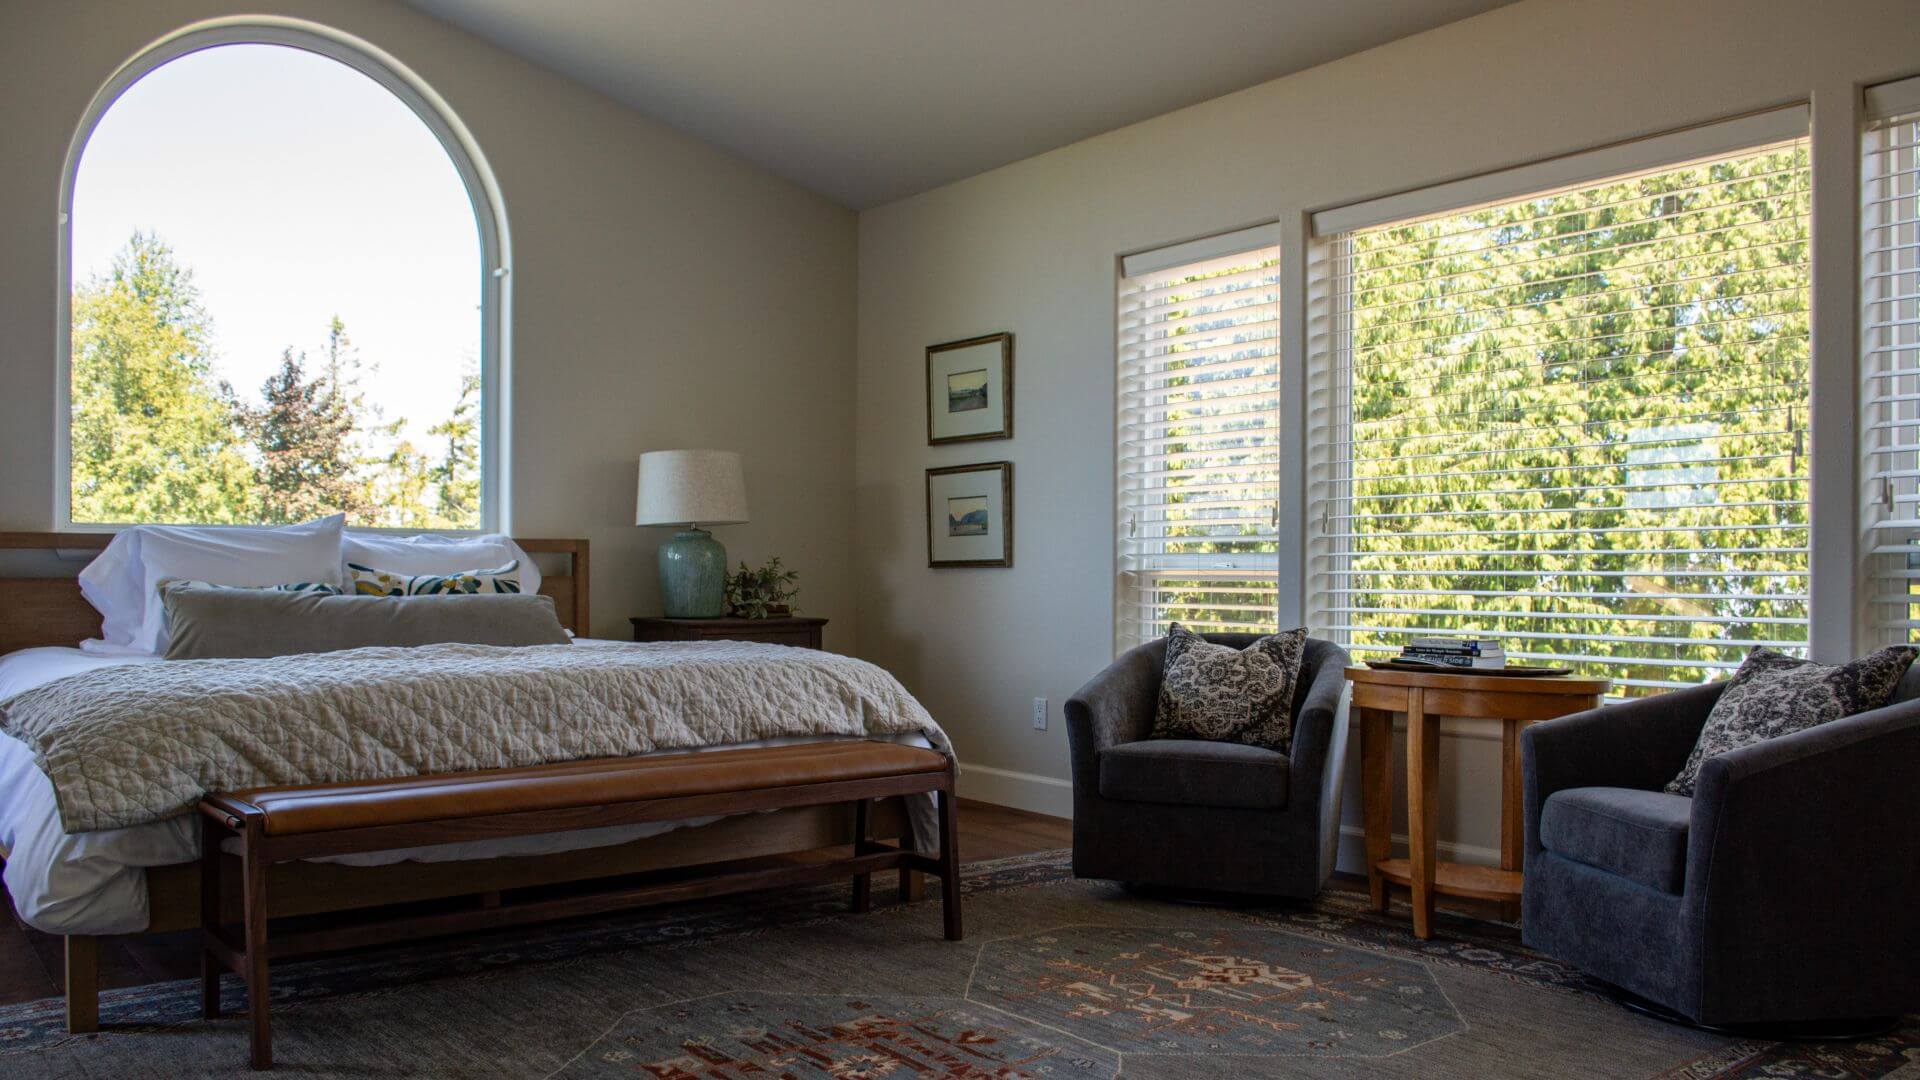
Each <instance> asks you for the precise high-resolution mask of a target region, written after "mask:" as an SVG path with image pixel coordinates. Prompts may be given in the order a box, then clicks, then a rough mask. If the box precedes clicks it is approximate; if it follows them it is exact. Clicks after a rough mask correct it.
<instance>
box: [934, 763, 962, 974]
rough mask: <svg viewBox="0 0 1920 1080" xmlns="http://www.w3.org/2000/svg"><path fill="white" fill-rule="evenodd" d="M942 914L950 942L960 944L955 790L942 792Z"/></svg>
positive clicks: (958, 848)
mask: <svg viewBox="0 0 1920 1080" xmlns="http://www.w3.org/2000/svg"><path fill="white" fill-rule="evenodd" d="M939 799H940V911H941V913H942V914H944V915H945V916H946V919H947V940H948V941H959V940H960V937H961V930H960V821H959V815H957V814H956V813H955V812H954V805H953V789H952V788H947V789H946V790H945V791H942V792H940V794H939Z"/></svg>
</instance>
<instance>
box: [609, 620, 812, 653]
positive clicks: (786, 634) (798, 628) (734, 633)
mask: <svg viewBox="0 0 1920 1080" xmlns="http://www.w3.org/2000/svg"><path fill="white" fill-rule="evenodd" d="M630 621H631V622H632V623H633V640H635V641H764V642H767V643H768V644H772V645H796V646H799V647H800V648H803V649H818V648H822V647H823V646H822V645H821V632H822V630H823V629H824V628H825V627H826V625H827V620H825V619H811V618H803V617H800V616H789V617H786V618H779V619H663V618H657V617H655V618H635V619H632V620H630Z"/></svg>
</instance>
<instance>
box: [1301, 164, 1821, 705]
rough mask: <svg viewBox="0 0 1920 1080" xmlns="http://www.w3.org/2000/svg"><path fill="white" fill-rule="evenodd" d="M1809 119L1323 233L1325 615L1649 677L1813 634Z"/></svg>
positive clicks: (1653, 680) (1320, 384)
mask: <svg viewBox="0 0 1920 1080" xmlns="http://www.w3.org/2000/svg"><path fill="white" fill-rule="evenodd" d="M1808 154H1809V148H1808V142H1807V140H1806V139H1805V138H1804V137H1800V138H1796V139H1790V140H1788V141H1785V142H1779V143H1775V144H1773V145H1769V146H1766V147H1763V148H1759V149H1751V150H1746V151H1743V152H1740V153H1736V154H1732V155H1726V154H1722V155H1721V156H1717V157H1713V158H1710V159H1705V160H1698V161H1694V162H1693V163H1690V164H1686V165H1680V166H1668V167H1665V168H1661V169H1658V170H1655V171H1642V172H1637V173H1634V174H1631V175H1619V176H1614V177H1611V178H1608V179H1603V180H1598V181H1585V182H1583V183H1582V184H1581V185H1580V186H1577V187H1571V188H1560V189H1557V190H1551V191H1543V192H1541V193H1539V194H1536V195H1531V196H1529V197H1526V198H1522V199H1518V200H1511V201H1503V202H1500V203H1498V204H1495V205H1488V206H1482V207H1480V208H1477V209H1471V210H1464V211H1456V212H1451V213H1447V214H1442V215H1437V216H1430V217H1424V218H1420V219H1416V220H1403V221H1399V222H1394V223H1388V224H1383V225H1376V226H1369V227H1364V228H1357V229H1353V230H1350V231H1347V232H1344V233H1341V234H1337V235H1334V236H1331V237H1327V238H1324V239H1322V240H1321V241H1320V242H1319V243H1318V244H1317V245H1316V251H1315V259H1316V262H1315V265H1314V267H1312V269H1313V270H1314V271H1315V272H1316V273H1315V277H1316V278H1317V279H1318V280H1317V282H1316V285H1317V287H1316V289H1315V291H1314V294H1313V295H1312V296H1311V297H1310V301H1309V317H1310V319H1312V320H1313V323H1314V325H1313V326H1312V327H1311V328H1310V330H1311V334H1310V336H1311V339H1312V340H1311V351H1312V355H1313V356H1315V357H1318V358H1319V360H1318V363H1317V364H1316V368H1318V369H1319V370H1316V372H1315V373H1314V375H1315V377H1314V379H1313V380H1312V386H1313V395H1314V396H1313V400H1312V403H1311V409H1312V411H1311V414H1310V415H1311V420H1312V422H1313V423H1314V424H1315V425H1316V431H1315V434H1314V438H1313V439H1312V440H1311V441H1312V443H1313V444H1314V445H1315V446H1316V448H1317V452H1318V454H1319V460H1318V461H1316V462H1315V463H1314V466H1313V469H1312V472H1311V482H1312V489H1311V490H1310V493H1309V497H1310V499H1311V500H1313V502H1312V504H1311V515H1312V517H1313V518H1314V520H1313V521H1312V522H1311V524H1312V526H1313V527H1314V529H1315V531H1316V532H1317V533H1318V536H1316V537H1314V538H1313V543H1312V546H1311V548H1310V558H1312V559H1313V562H1314V565H1313V566H1312V567H1311V570H1312V575H1311V580H1312V581H1313V582H1314V586H1315V587H1314V593H1315V602H1316V609H1315V613H1314V625H1315V626H1316V629H1319V630H1324V631H1327V632H1330V633H1333V634H1335V635H1337V636H1338V637H1340V638H1342V639H1344V640H1346V641H1347V642H1349V643H1350V644H1351V646H1352V648H1353V650H1354V651H1355V652H1356V653H1357V654H1358V655H1360V656H1361V657H1362V658H1365V657H1370V656H1379V655H1381V654H1385V653H1391V652H1394V651H1397V650H1398V648H1399V647H1400V645H1402V644H1403V643H1404V642H1405V641H1406V640H1407V639H1408V638H1409V637H1413V636H1419V635H1426V634H1469V633H1470V634H1476V635H1482V636H1487V637H1492V638H1496V639H1499V640H1501V641H1502V642H1503V643H1504V645H1505V646H1506V648H1507V651H1508V653H1509V655H1510V656H1512V657H1515V658H1518V659H1522V660H1526V661H1536V662H1541V663H1554V664H1564V665H1570V666H1572V667H1574V668H1575V669H1577V670H1579V671H1581V672H1584V673H1588V674H1594V675H1604V676H1607V677H1610V678H1612V679H1613V680H1614V681H1615V685H1616V687H1617V691H1616V692H1617V693H1620V694H1622V695H1624V696H1635V695H1639V694H1644V693H1649V692H1653V691H1656V690H1658V689H1661V688H1666V687H1673V686H1683V685H1689V684H1693V683H1698V682H1701V681H1704V680H1706V679H1709V678H1712V677H1715V676H1716V675H1717V673H1719V672H1721V671H1723V670H1725V669H1729V668H1733V667H1736V666H1737V665H1738V664H1739V661H1740V659H1741V658H1742V656H1743V655H1744V654H1745V653H1746V651H1747V650H1748V649H1749V648H1750V647H1751V646H1753V645H1756V644H1764V645H1771V646H1774V647H1777V648H1782V649H1787V650H1793V651H1801V650H1803V649H1804V645H1805V641H1806V633H1807V572H1808V560H1807V546H1808V529H1807V498H1808V487H1807V475H1808V462H1807V441H1806V437H1805V432H1806V428H1807V421H1808V417H1807V406H1808V400H1809V388H1808V343H1809V341H1808V263H1807V261H1808V213H1809V198H1808V197H1809V190H1808V186H1809V160H1808Z"/></svg>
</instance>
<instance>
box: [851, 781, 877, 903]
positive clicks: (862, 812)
mask: <svg viewBox="0 0 1920 1080" xmlns="http://www.w3.org/2000/svg"><path fill="white" fill-rule="evenodd" d="M871 806H872V802H871V800H868V799H856V800H854V803H853V853H854V854H855V855H865V854H866V853H867V851H868V850H869V848H870V847H871V845H872V844H873V829H872V826H871V824H870V823H869V822H868V820H867V812H868V809H869V808H870V807H871ZM852 907H853V911H854V913H855V914H860V915H864V914H866V913H867V912H869V911H872V910H873V875H872V874H855V875H853V901H852Z"/></svg>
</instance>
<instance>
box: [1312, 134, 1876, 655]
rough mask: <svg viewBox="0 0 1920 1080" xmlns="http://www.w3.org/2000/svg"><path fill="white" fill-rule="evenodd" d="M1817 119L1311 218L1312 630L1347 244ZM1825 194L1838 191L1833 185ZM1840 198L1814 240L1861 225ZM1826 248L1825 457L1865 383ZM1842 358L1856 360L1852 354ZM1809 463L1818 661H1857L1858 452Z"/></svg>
mask: <svg viewBox="0 0 1920 1080" xmlns="http://www.w3.org/2000/svg"><path fill="white" fill-rule="evenodd" d="M1812 114H1813V110H1812V108H1811V107H1810V106H1808V105H1806V104H1795V105H1789V106H1785V107H1781V108H1775V109H1769V110H1765V111H1761V112H1756V113H1753V114H1749V115H1746V116H1741V117H1737V118H1734V119H1730V120H1725V121H1721V122H1718V123H1713V124H1708V125H1704V126H1700V127H1694V128H1688V129H1685V130H1680V131H1673V132H1667V133H1663V134H1660V135H1654V136H1649V137H1647V138H1643V139H1636V140H1632V141H1629V142H1624V143H1619V144H1615V145H1611V146H1606V147H1601V148H1598V149H1595V150H1591V151H1587V152H1584V153H1576V154H1571V155H1567V156H1564V157H1558V158H1553V159H1549V160H1545V161H1540V162H1535V163H1532V164H1529V165H1523V166H1519V167H1516V168H1512V169H1506V170H1501V171H1498V172H1493V173H1488V174H1484V175H1480V176H1474V177H1469V178H1466V179H1462V180H1458V181H1453V182H1450V183H1444V184H1438V185H1434V186H1430V187H1426V188H1421V189H1416V190H1412V191H1407V192H1402V193H1397V194H1394V195H1389V196H1385V197H1382V198H1377V199H1371V200H1367V201H1364V202H1360V203H1355V204H1350V205H1346V206H1340V207H1333V208H1329V209H1326V210H1321V211H1318V212H1315V213H1312V214H1310V215H1309V217H1308V241H1307V246H1308V251H1307V258H1306V263H1307V266H1306V273H1307V279H1308V288H1307V297H1306V302H1307V312H1306V319H1305V321H1306V323H1307V324H1308V326H1309V327H1310V328H1311V329H1310V331H1309V335H1308V340H1307V341H1306V343H1305V358H1306V363H1305V367H1306V372H1305V375H1306V380H1307V394H1306V399H1307V400H1306V413H1307V419H1308V423H1307V431H1306V432H1305V433H1304V435H1305V439H1304V443H1305V449H1306V451H1307V454H1306V458H1307V471H1308V475H1307V478H1306V485H1305V487H1306V490H1305V492H1304V493H1303V494H1302V496H1301V508H1302V510H1303V511H1304V513H1303V514H1302V516H1301V520H1302V521H1303V525H1304V531H1305V532H1306V534H1307V541H1306V550H1305V552H1303V562H1304V567H1303V577H1304V586H1305V592H1306V598H1305V601H1306V614H1307V620H1306V621H1307V625H1308V626H1309V628H1310V629H1312V630H1313V631H1314V632H1315V633H1316V634H1325V633H1326V631H1325V629H1324V628H1325V627H1326V626H1327V625H1328V624H1329V622H1330V621H1331V620H1330V617H1329V615H1328V614H1327V608H1328V607H1329V606H1330V604H1329V601H1328V599H1327V596H1326V591H1325V590H1326V585H1327V581H1328V579H1329V578H1330V577H1331V575H1330V574H1328V573H1327V572H1326V568H1327V566H1328V564H1329V563H1330V562H1331V561H1332V560H1335V559H1337V558H1338V557H1339V554H1340V553H1339V552H1338V551H1337V550H1335V549H1334V547H1333V546H1332V544H1331V543H1329V542H1328V541H1327V540H1326V539H1324V538H1323V537H1322V536H1321V535H1320V534H1321V532H1322V531H1323V530H1321V529H1320V528H1319V527H1318V523H1319V522H1320V521H1321V520H1322V518H1323V517H1324V516H1325V515H1326V514H1329V513H1331V511H1332V506H1333V503H1334V501H1335V500H1334V498H1333V496H1332V491H1333V488H1334V486H1335V485H1337V484H1339V483H1340V482H1341V481H1342V478H1341V477H1339V476H1337V475H1334V472H1333V470H1334V468H1335V466H1334V465H1333V464H1332V463H1334V462H1338V461H1340V460H1342V459H1343V458H1345V457H1347V456H1350V455H1347V454H1342V453H1338V452H1337V450H1338V448H1337V447H1336V446H1334V445H1333V442H1332V440H1333V439H1334V438H1336V437H1338V436H1339V435H1340V433H1344V432H1345V431H1347V430H1348V429H1347V427H1346V426H1345V424H1344V421H1343V417H1344V415H1345V412H1346V410H1347V402H1346V399H1345V396H1344V387H1343V380H1341V379H1339V378H1338V377H1337V376H1338V371H1337V368H1336V364H1337V361H1338V358H1339V357H1341V356H1342V355H1344V354H1345V351H1346V347H1347V346H1346V344H1345V342H1344V338H1345V335H1346V332H1347V327H1348V319H1347V318H1346V315H1345V313H1344V312H1341V311H1338V310H1336V305H1337V304H1338V303H1339V302H1340V296H1339V291H1338V290H1336V289H1334V288H1332V287H1331V284H1330V283H1331V281H1332V280H1333V278H1334V276H1335V275H1336V273H1337V272H1338V271H1339V269H1340V267H1341V265H1342V262H1343V260H1344V256H1345V252H1344V246H1345V245H1344V244H1343V243H1342V242H1341V238H1342V236H1343V235H1344V234H1347V233H1349V232H1352V231H1354V230H1358V229H1365V228H1368V227H1371V226H1375V225H1382V224H1388V223H1391V222H1396V221H1403V220H1407V219H1410V218H1416V217H1423V216H1427V215H1432V214H1441V213H1449V212H1456V211H1461V210H1466V209H1470V208H1472V207H1474V206H1482V205H1487V204H1492V203H1500V202H1506V201H1510V200H1512V199H1516V198H1524V197H1526V196H1527V195H1529V194H1531V193H1533V192H1537V191H1548V190H1553V189H1555V188H1564V187H1570V186H1576V185H1579V184H1583V183H1586V182H1591V181H1603V180H1605V179H1607V178H1609V177H1613V176H1619V175H1623V174H1628V173H1632V172H1637V171H1648V170H1654V169H1659V168H1663V167H1666V166H1670V165H1677V164H1681V163H1684V162H1687V161H1689V160H1698V159H1702V158H1708V157H1713V156H1718V155H1720V154H1724V153H1728V152H1736V151H1739V150H1741V149H1744V148H1747V147H1754V146H1761V145H1766V144H1768V143H1774V142H1779V141H1783V140H1785V139H1789V138H1799V137H1805V136H1807V135H1808V134H1809V132H1810V130H1811V128H1812V118H1813V117H1812ZM1850 126H1853V125H1850ZM1829 145H1830V144H1829ZM1821 149H1822V148H1821V146H1820V140H1815V151H1814V157H1813V161H1812V164H1811V168H1812V172H1813V177H1814V179H1813V183H1814V188H1815V191H1816V193H1818V192H1819V191H1820V189H1821V188H1822V185H1823V182H1824V181H1825V180H1826V178H1827V176H1828V175H1830V174H1831V173H1832V172H1833V171H1834V166H1833V165H1832V164H1830V161H1831V157H1830V155H1823V154H1822V153H1821ZM1847 151H1848V153H1849V154H1852V153H1853V147H1851V146H1849V147H1847ZM1826 186H1827V188H1828V190H1829V191H1831V187H1832V185H1831V184H1827V185H1826ZM1853 188H1854V185H1852V184H1849V185H1847V191H1846V196H1847V197H1848V198H1849V199H1851V198H1852V197H1853ZM1831 200H1832V196H1831V195H1829V196H1828V197H1827V198H1826V199H1822V198H1821V196H1820V195H1819V194H1816V195H1815V199H1814V204H1813V207H1812V212H1811V214H1810V216H1809V222H1810V227H1811V228H1812V229H1813V230H1814V235H1815V237H1816V238H1817V237H1818V236H1819V235H1821V233H1822V232H1823V229H1822V223H1823V222H1825V220H1826V219H1827V218H1829V217H1834V216H1839V217H1841V219H1842V220H1840V221H1839V222H1838V227H1839V228H1841V229H1842V230H1845V231H1848V232H1851V231H1852V229H1851V227H1850V226H1851V225H1852V222H1851V221H1850V220H1846V217H1847V215H1844V214H1842V215H1834V214H1833V213H1832V201H1831ZM1829 227H1831V226H1829ZM1825 246H1826V245H1820V244H1818V243H1817V242H1816V244H1815V246H1814V251H1813V254H1812V256H1811V259H1812V265H1811V266H1810V273H1811V275H1812V277H1811V281H1812V285H1811V292H1812V294H1813V295H1812V307H1811V308H1810V313H1811V318H1812V338H1811V341H1810V345H1809V348H1810V361H1811V373H1810V391H1811V393H1812V395H1813V407H1812V411H1811V415H1810V421H1811V423H1810V426H1811V429H1812V434H1813V443H1814V445H1815V446H1816V447H1819V448H1821V449H1822V450H1824V449H1825V448H1826V447H1832V446H1836V445H1838V444H1842V443H1845V444H1852V443H1853V441H1854V440H1853V439H1852V438H1851V435H1852V427H1853V423H1852V422H1853V416H1852V410H1851V407H1850V402H1851V400H1852V395H1853V392H1854V384H1855V378H1854V374H1853V371H1854V369H1853V364H1852V362H1851V361H1852V356H1851V352H1852V349H1853V348H1854V342H1855V333H1854V325H1853V322H1852V320H1851V319H1850V318H1848V319H1844V320H1841V319H1835V318H1833V317H1832V315H1831V313H1832V312H1833V311H1835V310H1836V309H1837V308H1839V307H1840V304H1841V302H1845V303H1846V304H1847V305H1848V306H1849V307H1851V306H1853V305H1852V300H1853V297H1852V296H1851V290H1849V291H1848V293H1849V294H1848V295H1847V296H1845V297H1840V296H1837V295H1835V293H1836V290H1832V289H1824V288H1822V282H1823V281H1824V280H1826V277H1827V270H1826V260H1824V259H1823V258H1822V257H1821V252H1822V248H1823V247H1825ZM1823 321H1824V322H1825V323H1826V324H1827V325H1828V326H1829V327H1832V325H1833V324H1834V323H1836V322H1842V323H1843V324H1844V333H1840V332H1836V331H1835V330H1833V329H1829V330H1828V332H1827V333H1824V334H1823V333H1822V332H1821V327H1822V323H1823ZM1840 351H1844V352H1845V354H1846V355H1844V356H1842V355H1841V354H1840ZM1840 359H1844V360H1845V361H1847V362H1846V363H1845V364H1844V365H1843V364H1840V363H1837V362H1836V360H1840ZM1836 385H1843V386H1844V395H1843V397H1844V400H1845V401H1846V402H1848V403H1849V407H1848V408H1846V409H1845V410H1844V411H1845V412H1846V415H1845V416H1842V417H1839V418H1838V419H1837V420H1836V418H1835V410H1834V409H1833V406H1832V403H1833V402H1834V401H1835V398H1836V395H1835V394H1834V389H1835V387H1836ZM1811 461H1812V463H1813V464H1812V468H1811V472H1810V480H1811V483H1810V488H1811V490H1810V498H1809V516H1810V522H1811V528H1810V531H1809V546H1810V552H1809V560H1808V572H1809V580H1808V592H1809V604H1808V630H1807V633H1808V648H1809V655H1811V656H1812V657H1813V658H1815V659H1820V660H1837V659H1844V658H1846V657H1848V656H1851V655H1852V645H1853V642H1854V640H1855V638H1856V633H1855V625H1854V624H1855V621H1856V615H1855V609H1854V604H1853V600H1854V597H1855V594H1856V588H1855V586H1856V577H1855V569H1854V560H1853V559H1852V557H1851V553H1852V551H1853V547H1854V524H1853V521H1854V518H1855V510H1854V505H1855V504H1854V501H1853V499H1854V495H1855V485H1854V484H1853V482H1852V477H1853V469H1854V464H1855V456H1854V454H1853V453H1850V452H1833V451H1827V452H1825V453H1824V454H1822V453H1821V452H1820V451H1819V450H1816V451H1815V452H1814V456H1813V457H1812V458H1811ZM1284 512H1285V509H1284V507H1283V513H1284ZM1834 545H1839V546H1840V547H1841V548H1844V554H1845V556H1846V557H1845V558H1844V560H1842V562H1843V563H1844V565H1843V566H1838V567H1836V564H1835V560H1834V559H1833V558H1832V557H1831V556H1829V557H1826V558H1823V557H1822V555H1821V552H1822V550H1823V548H1825V549H1827V550H1837V549H1836V548H1835V547H1834Z"/></svg>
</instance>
